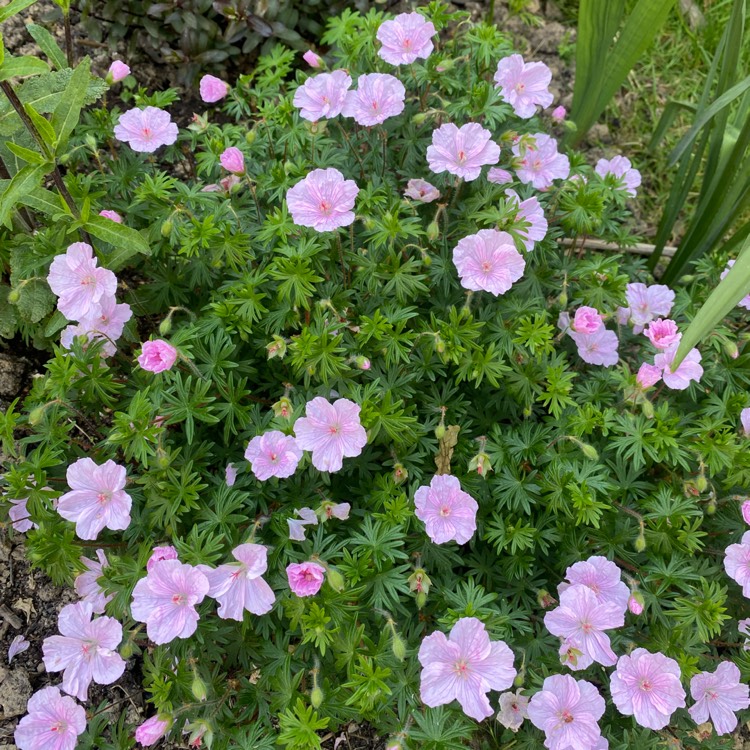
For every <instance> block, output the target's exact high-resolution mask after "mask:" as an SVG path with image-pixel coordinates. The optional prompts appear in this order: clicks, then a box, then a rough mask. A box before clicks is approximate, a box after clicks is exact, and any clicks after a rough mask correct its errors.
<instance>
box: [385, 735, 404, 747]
mask: <svg viewBox="0 0 750 750" xmlns="http://www.w3.org/2000/svg"><path fill="white" fill-rule="evenodd" d="M385 750H404V746H403V745H402V744H401V742H400V741H399V740H397V739H396V738H395V737H391V739H389V740H388V742H386V743H385Z"/></svg>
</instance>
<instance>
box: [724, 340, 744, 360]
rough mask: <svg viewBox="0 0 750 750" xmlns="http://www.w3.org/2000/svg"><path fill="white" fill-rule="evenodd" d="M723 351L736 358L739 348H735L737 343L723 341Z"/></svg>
mask: <svg viewBox="0 0 750 750" xmlns="http://www.w3.org/2000/svg"><path fill="white" fill-rule="evenodd" d="M724 351H725V352H726V353H727V354H728V355H729V356H730V357H731V358H732V359H737V357H739V356H740V350H739V349H738V348H737V344H735V343H734V341H728V340H727V341H725V342H724Z"/></svg>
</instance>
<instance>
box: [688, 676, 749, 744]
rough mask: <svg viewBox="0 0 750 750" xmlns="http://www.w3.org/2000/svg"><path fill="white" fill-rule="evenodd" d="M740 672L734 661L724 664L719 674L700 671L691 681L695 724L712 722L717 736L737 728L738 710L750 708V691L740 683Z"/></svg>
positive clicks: (692, 715) (691, 708) (691, 713)
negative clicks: (736, 713) (736, 712)
mask: <svg viewBox="0 0 750 750" xmlns="http://www.w3.org/2000/svg"><path fill="white" fill-rule="evenodd" d="M740 679H741V677H740V670H739V669H738V668H737V666H736V665H735V664H733V663H732V662H731V661H723V662H721V663H720V664H719V666H718V667H716V671H715V672H713V673H711V672H701V673H700V674H697V675H694V676H693V678H692V679H691V680H690V695H692V696H693V700H695V703H694V704H693V705H692V706H690V708H689V709H688V713H689V714H690V716H691V717H692V718H693V721H694V722H695V723H696V724H703V723H704V722H706V721H708V720H709V719H710V720H711V721H712V722H713V725H714V729H715V730H716V734H719V735H721V734H729V733H730V732H733V731H734V730H735V728H736V727H737V716H736V715H735V711H743V710H744V709H746V708H748V706H750V688H748V686H747V685H744V684H742V683H741V682H740Z"/></svg>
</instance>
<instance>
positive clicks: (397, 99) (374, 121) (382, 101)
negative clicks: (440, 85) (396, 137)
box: [341, 73, 406, 127]
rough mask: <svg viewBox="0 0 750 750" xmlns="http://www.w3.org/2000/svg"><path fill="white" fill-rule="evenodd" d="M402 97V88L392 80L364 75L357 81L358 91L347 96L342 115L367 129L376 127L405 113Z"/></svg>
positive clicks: (385, 74) (395, 80) (385, 77)
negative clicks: (390, 118) (351, 118)
mask: <svg viewBox="0 0 750 750" xmlns="http://www.w3.org/2000/svg"><path fill="white" fill-rule="evenodd" d="M405 97H406V89H405V88H404V84H403V83H401V81H399V80H398V78H396V77H395V76H392V75H389V74H388V73H369V74H364V75H361V76H360V77H359V78H358V79H357V90H356V91H349V92H347V94H346V100H345V101H344V106H343V108H342V110H341V114H342V115H344V117H353V118H354V120H355V122H357V123H358V124H360V125H365V126H366V127H371V126H372V125H379V124H380V123H381V122H384V121H385V120H387V119H388V118H389V117H395V116H396V115H400V114H401V113H402V112H403V111H404V98H405Z"/></svg>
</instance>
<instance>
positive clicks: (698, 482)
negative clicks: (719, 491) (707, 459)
mask: <svg viewBox="0 0 750 750" xmlns="http://www.w3.org/2000/svg"><path fill="white" fill-rule="evenodd" d="M695 486H696V487H697V488H698V491H699V492H705V491H706V490H707V489H708V479H706V477H705V475H704V474H699V475H698V476H697V477H696V478H695Z"/></svg>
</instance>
